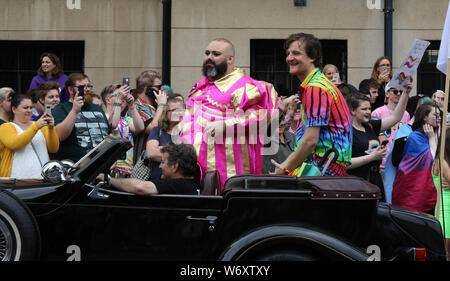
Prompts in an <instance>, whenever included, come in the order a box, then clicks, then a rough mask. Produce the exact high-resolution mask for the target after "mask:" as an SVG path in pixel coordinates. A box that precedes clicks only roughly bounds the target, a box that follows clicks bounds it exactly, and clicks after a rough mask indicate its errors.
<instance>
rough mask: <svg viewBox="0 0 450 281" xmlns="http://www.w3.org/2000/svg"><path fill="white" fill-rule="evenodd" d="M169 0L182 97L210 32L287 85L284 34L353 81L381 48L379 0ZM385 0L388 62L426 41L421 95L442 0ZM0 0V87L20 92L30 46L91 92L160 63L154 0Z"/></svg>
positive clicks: (175, 76) (196, 74)
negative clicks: (52, 57)
mask: <svg viewBox="0 0 450 281" xmlns="http://www.w3.org/2000/svg"><path fill="white" fill-rule="evenodd" d="M170 2H171V11H170V12H171V28H170V32H171V36H170V46H171V47H170V52H168V54H169V55H170V84H171V86H172V88H173V89H174V90H175V91H176V92H179V93H182V94H184V95H187V93H188V92H189V90H190V88H191V85H192V83H193V82H195V81H196V80H199V79H200V78H201V64H202V61H203V55H204V48H205V47H206V45H207V44H208V42H209V41H211V40H212V39H214V38H218V37H225V38H227V39H229V40H230V41H232V42H233V43H234V45H235V48H236V57H235V62H236V66H238V67H241V68H243V69H245V71H246V72H247V74H251V75H252V76H257V78H258V79H259V78H264V79H265V80H268V81H269V82H272V83H274V85H276V86H277V87H280V89H281V88H286V89H287V91H289V92H292V91H293V90H294V89H295V87H296V82H295V81H292V79H291V78H289V77H288V75H287V74H286V70H287V67H286V65H283V62H284V50H283V49H282V42H283V40H284V39H286V38H287V37H288V36H289V35H290V34H292V33H297V32H306V33H313V34H314V35H315V36H316V37H318V38H319V39H321V40H323V44H324V61H323V63H324V64H326V63H334V64H337V65H338V67H340V70H341V76H342V78H343V80H344V81H347V82H348V83H350V84H353V85H355V86H358V84H359V82H360V81H361V80H362V79H365V78H368V77H369V76H370V74H371V71H372V67H373V64H374V62H375V60H376V59H377V58H378V57H380V56H382V55H384V31H385V26H384V17H385V15H384V13H383V10H382V9H383V8H384V0H380V1H377V0H339V1H330V0H308V1H304V2H306V5H305V6H295V5H294V2H296V1H295V0H228V1H219V0H172V1H170ZM300 2H302V1H300ZM392 2H393V8H394V12H393V14H392V15H393V28H392V34H393V37H392V38H393V44H392V56H393V66H394V70H395V69H396V68H397V67H398V66H399V65H400V63H401V62H402V60H403V59H404V57H405V56H406V54H407V52H408V50H409V48H410V47H411V45H412V42H413V41H414V39H416V38H417V39H423V40H429V41H430V42H432V45H431V46H430V50H429V51H428V52H427V55H426V56H425V57H424V61H423V62H424V65H423V66H422V65H421V67H420V68H419V72H418V73H419V74H418V75H420V77H416V79H415V82H416V83H417V87H416V90H417V91H420V92H421V93H424V94H430V93H429V91H431V90H430V89H438V88H441V89H443V86H444V85H443V84H442V82H441V81H442V77H440V76H439V74H436V71H435V67H434V69H433V63H434V64H435V59H436V58H437V52H436V48H437V49H438V48H439V40H440V39H441V34H442V28H443V25H444V21H445V15H446V11H447V6H448V1H447V0H427V1H421V0H392ZM0 4H1V7H2V8H3V9H2V14H1V17H0V49H1V50H3V53H4V55H5V59H2V60H1V61H2V62H1V63H0V64H1V65H0V87H3V86H10V87H13V88H19V87H20V88H21V91H24V90H26V89H25V88H26V87H27V86H26V85H27V83H28V84H29V81H31V77H32V76H33V75H35V74H36V69H37V68H38V67H39V55H40V53H42V52H43V51H52V50H54V52H55V53H57V55H59V56H60V57H61V59H62V61H63V65H64V70H65V72H66V73H70V72H74V71H84V72H85V73H86V74H87V75H89V77H90V78H91V80H92V82H93V84H94V86H95V88H94V91H96V92H100V91H101V88H102V87H103V86H105V85H108V84H112V83H120V82H121V81H122V77H124V76H127V77H130V78H131V82H132V83H131V86H134V85H135V81H134V80H135V77H137V75H138V74H139V73H140V72H141V71H143V70H148V69H154V70H158V71H162V70H163V58H162V56H163V50H162V48H163V47H162V46H163V45H162V39H163V17H164V16H163V1H161V0H130V1H121V0H0ZM436 46H437V47H436ZM427 75H428V76H427ZM427 77H428V78H427ZM431 77H433V78H431ZM436 77H437V78H436ZM429 81H431V82H429ZM163 82H165V81H163ZM416 90H415V91H414V92H416Z"/></svg>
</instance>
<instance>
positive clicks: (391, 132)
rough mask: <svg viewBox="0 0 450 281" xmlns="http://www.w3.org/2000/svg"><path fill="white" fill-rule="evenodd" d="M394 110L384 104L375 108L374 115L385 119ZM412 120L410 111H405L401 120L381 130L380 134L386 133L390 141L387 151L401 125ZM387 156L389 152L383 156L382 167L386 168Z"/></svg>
mask: <svg viewBox="0 0 450 281" xmlns="http://www.w3.org/2000/svg"><path fill="white" fill-rule="evenodd" d="M393 112H394V111H393V110H390V109H389V108H388V107H387V106H386V105H384V106H382V107H379V108H377V109H375V110H374V111H373V112H372V117H376V118H378V119H383V118H385V117H388V116H390V115H391V114H392V113H393ZM410 120H411V118H410V117H409V113H408V112H407V111H405V113H403V117H402V119H401V120H400V122H398V123H397V124H395V125H394V126H393V127H392V128H390V129H387V130H386V131H384V132H380V135H385V136H387V137H388V140H389V142H388V144H387V145H386V148H387V151H390V150H391V146H392V142H393V141H394V138H395V134H396V133H397V131H398V129H399V128H400V127H401V126H403V125H405V124H407V123H408V122H409V121H410ZM386 158H387V154H386V155H385V156H384V157H383V160H382V162H381V165H380V167H381V168H384V165H385V163H386Z"/></svg>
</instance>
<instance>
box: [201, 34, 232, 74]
mask: <svg viewBox="0 0 450 281" xmlns="http://www.w3.org/2000/svg"><path fill="white" fill-rule="evenodd" d="M234 53H235V51H234V46H233V44H232V43H231V42H230V41H229V40H227V39H225V38H217V39H214V40H213V41H211V42H210V43H209V44H208V46H207V47H206V50H205V59H204V61H203V68H202V73H203V75H204V76H206V77H208V79H210V80H217V79H220V78H222V77H224V76H225V75H227V74H229V73H231V72H232V71H233V69H234Z"/></svg>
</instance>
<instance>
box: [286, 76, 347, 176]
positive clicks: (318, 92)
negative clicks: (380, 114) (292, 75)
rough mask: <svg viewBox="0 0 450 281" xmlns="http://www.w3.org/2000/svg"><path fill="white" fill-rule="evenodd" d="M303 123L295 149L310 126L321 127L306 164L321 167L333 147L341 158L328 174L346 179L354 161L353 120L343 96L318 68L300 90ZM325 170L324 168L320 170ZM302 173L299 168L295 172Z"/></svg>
mask: <svg viewBox="0 0 450 281" xmlns="http://www.w3.org/2000/svg"><path fill="white" fill-rule="evenodd" d="M299 90H300V91H299V95H300V101H301V114H302V119H301V121H302V122H299V125H298V127H297V133H296V137H297V143H296V149H297V147H298V145H299V144H300V142H301V141H302V139H303V136H304V134H305V130H306V128H308V127H320V133H319V141H318V143H317V145H316V147H315V149H314V150H313V152H312V154H311V155H309V156H308V157H307V158H306V159H305V162H306V163H312V164H314V165H318V163H319V161H320V160H321V159H322V157H323V156H324V154H325V152H326V151H328V150H329V149H330V148H332V147H334V148H335V149H336V150H337V151H338V153H339V157H338V159H337V160H336V162H335V163H333V164H331V165H330V166H329V167H328V169H327V171H326V172H325V175H329V176H343V175H344V174H345V172H346V167H347V166H349V165H350V163H351V158H352V138H353V135H352V119H351V115H350V110H349V108H348V106H347V103H346V101H345V99H344V96H343V95H342V94H341V92H340V91H339V90H338V89H337V88H336V86H334V85H333V83H331V82H330V81H329V80H328V78H326V76H325V75H324V74H322V73H321V72H320V71H319V69H318V68H316V69H315V70H314V71H312V72H311V73H310V74H309V75H308V77H306V79H305V80H304V81H303V83H302V84H301V85H300V87H299ZM320 170H322V167H320ZM296 171H299V168H297V169H296V170H295V171H294V173H293V174H294V175H296V173H295V172H296Z"/></svg>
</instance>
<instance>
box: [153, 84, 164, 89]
mask: <svg viewBox="0 0 450 281" xmlns="http://www.w3.org/2000/svg"><path fill="white" fill-rule="evenodd" d="M161 87H162V85H153V86H152V88H154V89H156V90H161Z"/></svg>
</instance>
